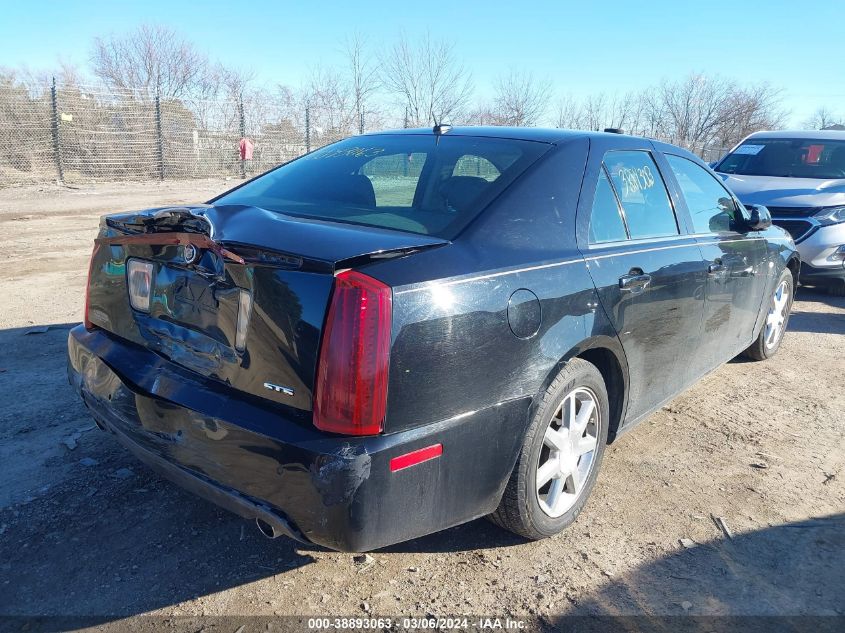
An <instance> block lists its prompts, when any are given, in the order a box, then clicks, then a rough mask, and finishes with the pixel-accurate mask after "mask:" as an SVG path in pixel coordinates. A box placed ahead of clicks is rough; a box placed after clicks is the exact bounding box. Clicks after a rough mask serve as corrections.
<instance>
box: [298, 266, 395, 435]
mask: <svg viewBox="0 0 845 633" xmlns="http://www.w3.org/2000/svg"><path fill="white" fill-rule="evenodd" d="M392 300H393V299H392V294H391V291H390V287H389V286H386V285H385V284H383V283H381V282H380V281H378V280H376V279H373V278H372V277H368V276H367V275H364V274H361V273H359V272H356V271H354V270H349V271H346V272H343V273H340V274H339V275H337V276H336V277H335V286H334V293H333V294H332V301H331V306H330V307H329V314H328V317H327V319H326V328H325V331H324V332H323V343H322V345H321V347H320V361H319V366H318V368H317V384H316V386H315V398H314V424H315V426H317V428H320V429H322V430H324V431H331V432H332V433H344V434H347V435H374V434H376V433H380V432H381V430H382V425H383V423H384V415H385V410H386V407H387V369H388V362H389V360H390V327H391V318H392V315H393V305H392Z"/></svg>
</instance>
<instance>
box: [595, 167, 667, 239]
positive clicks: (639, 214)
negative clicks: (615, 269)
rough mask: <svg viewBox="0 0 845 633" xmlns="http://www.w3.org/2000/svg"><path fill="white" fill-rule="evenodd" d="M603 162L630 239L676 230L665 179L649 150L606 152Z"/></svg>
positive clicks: (664, 234)
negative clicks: (620, 205) (620, 204)
mask: <svg viewBox="0 0 845 633" xmlns="http://www.w3.org/2000/svg"><path fill="white" fill-rule="evenodd" d="M604 164H605V168H606V169H607V172H608V173H609V174H610V179H611V181H612V182H613V187H614V189H616V193H617V195H618V196H619V201H620V202H621V203H622V210H623V211H624V212H625V220H626V221H627V223H628V231H629V232H630V234H631V239H642V238H647V237H664V236H668V235H677V234H678V222H677V220H676V219H675V211H674V210H673V209H672V203H671V202H670V201H669V193H668V192H667V190H666V183H664V182H663V178H662V176H661V175H660V170H658V169H657V165H656V164H655V162H654V159H653V158H652V157H651V154H650V153H649V152H645V151H612V152H608V153H607V154H605V156H604Z"/></svg>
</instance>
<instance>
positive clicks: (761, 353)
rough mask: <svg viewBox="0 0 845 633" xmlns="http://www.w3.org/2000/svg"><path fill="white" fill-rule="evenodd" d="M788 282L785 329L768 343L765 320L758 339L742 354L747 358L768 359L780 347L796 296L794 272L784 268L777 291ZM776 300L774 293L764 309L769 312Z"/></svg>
mask: <svg viewBox="0 0 845 633" xmlns="http://www.w3.org/2000/svg"><path fill="white" fill-rule="evenodd" d="M784 282H786V284H787V288H788V290H789V299H788V304H787V306H786V319H785V320H784V322H783V329H782V330H781V332H780V335H779V337H778V339H777V341H776V342H775V343H774V344H773V345H771V346H767V345H766V323H765V321H764V322H763V327H762V328H760V334H759V335H758V336H757V339H756V340H755V341H754V342H753V343H752V344H751V345H750V346H749V347H748V349H746V350H745V351H744V352H743V353H742V354H743V356H746V357H747V358H750V359H752V360H767V359H769V358H771V357H772V356H774V355H775V354H776V353H777V351H778V349H780V344H781V343H782V342H783V335H784V333H785V332H786V328H787V326H788V325H789V315H790V313H791V312H792V301H793V299H794V298H795V282H794V280H793V279H792V272H791V271H790V270H789V269H788V268H784V270H783V272H782V273H781V274H780V277H779V278H778V281H777V284H775V292H776V291H777V289H778V288H780V285H781V284H782V283H784ZM774 301H775V297H774V294H772V296H771V297H769V299H768V301H766V302H765V303H764V304H763V309H764V310H765V311H766V313H767V314H768V312H769V310H770V309H771V308H772V307H773V305H774Z"/></svg>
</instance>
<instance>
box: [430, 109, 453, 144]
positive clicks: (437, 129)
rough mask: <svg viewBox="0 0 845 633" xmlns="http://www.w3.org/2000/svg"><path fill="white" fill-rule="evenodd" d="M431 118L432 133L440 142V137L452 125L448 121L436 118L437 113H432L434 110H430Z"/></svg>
mask: <svg viewBox="0 0 845 633" xmlns="http://www.w3.org/2000/svg"><path fill="white" fill-rule="evenodd" d="M430 113H431V118H432V119H433V120H434V134H435V135H437V141H438V142H440V137H441V136H443V135H444V134H446V132H448V131H449V130H451V129H452V126H451V125H449V124H448V123H443V122H442V121H438V120H437V115H435V114H434V110H433V109H432V110H431V111H430Z"/></svg>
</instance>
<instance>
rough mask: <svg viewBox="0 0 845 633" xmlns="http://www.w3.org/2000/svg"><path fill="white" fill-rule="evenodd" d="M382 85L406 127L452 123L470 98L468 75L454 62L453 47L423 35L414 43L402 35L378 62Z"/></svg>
mask: <svg viewBox="0 0 845 633" xmlns="http://www.w3.org/2000/svg"><path fill="white" fill-rule="evenodd" d="M381 66H382V82H383V84H384V87H385V88H386V90H387V91H388V92H389V93H391V94H392V95H393V96H394V97H395V98H396V101H397V104H398V105H399V107H400V108H403V109H404V111H405V115H404V119H405V122H406V124H407V125H428V124H430V123H432V122H434V121H435V120H436V121H438V122H440V121H443V122H450V123H454V122H456V121H455V120H456V119H459V118H460V117H461V115H462V114H463V113H464V109H465V108H466V105H467V103H468V101H469V98H470V96H471V94H472V79H471V77H470V74H469V72H468V71H467V70H465V69H464V67H463V66H462V65H461V64H460V63H459V62H458V60H457V59H456V58H455V55H454V50H453V45H452V44H450V43H448V42H445V41H442V40H433V39H432V38H431V35H430V34H426V35H425V36H424V37H423V38H422V39H420V40H419V41H417V42H416V43H411V42H410V41H408V39H407V38H406V37H405V36H404V35H403V36H402V37H400V39H399V40H398V41H397V42H396V43H395V44H394V45H393V47H392V48H390V49H389V50H388V51H387V53H386V54H385V56H384V57H383V58H382V59H381Z"/></svg>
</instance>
